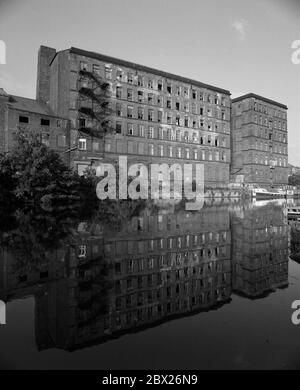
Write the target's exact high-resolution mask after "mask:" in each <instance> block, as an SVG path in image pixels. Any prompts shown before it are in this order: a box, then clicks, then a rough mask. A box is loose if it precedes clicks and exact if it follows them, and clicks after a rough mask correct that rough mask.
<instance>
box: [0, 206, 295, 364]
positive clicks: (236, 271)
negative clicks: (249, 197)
mask: <svg viewBox="0 0 300 390" xmlns="http://www.w3.org/2000/svg"><path fill="white" fill-rule="evenodd" d="M285 207H286V205H285V201H270V202H248V203H241V202H234V203H229V202H228V203H227V204H224V203H220V204H206V205H205V207H204V208H203V209H202V210H200V211H197V212H187V211H185V209H184V207H181V206H180V205H179V206H176V207H174V206H170V205H169V206H167V205H166V206H165V207H159V208H158V207H156V206H154V205H149V204H147V205H146V204H137V203H134V202H131V203H130V207H128V206H124V204H122V205H118V204H116V203H115V204H114V203H113V202H112V203H111V204H109V205H106V206H103V207H101V209H100V210H94V209H92V210H91V211H87V210H76V209H70V210H63V211H59V212H58V211H57V210H56V211H55V212H54V211H52V212H49V211H48V212H46V211H42V210H40V211H34V212H33V211H32V210H26V211H24V210H22V211H21V210H17V211H15V210H14V211H13V212H12V213H11V214H9V213H7V215H5V216H3V218H2V227H1V232H0V233H1V234H0V235H1V252H0V253H1V257H0V299H2V300H3V301H4V302H6V325H1V326H0V345H1V350H0V368H1V369H299V368H300V355H299V347H300V337H299V334H300V325H299V326H295V325H293V324H292V322H291V315H292V309H291V304H292V302H293V301H294V300H297V299H300V264H298V263H297V262H296V261H294V260H291V259H290V258H289V254H290V249H289V248H290V246H291V244H292V247H293V248H294V249H293V250H294V251H295V250H296V249H295V248H297V242H296V241H295V237H296V236H294V238H293V242H292V243H291V240H290V235H291V227H290V226H289V224H288V221H287V217H286V215H285ZM299 242H300V240H299Z"/></svg>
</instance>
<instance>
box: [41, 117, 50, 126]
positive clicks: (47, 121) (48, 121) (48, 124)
mask: <svg viewBox="0 0 300 390" xmlns="http://www.w3.org/2000/svg"><path fill="white" fill-rule="evenodd" d="M41 126H50V120H49V119H43V118H42V119H41Z"/></svg>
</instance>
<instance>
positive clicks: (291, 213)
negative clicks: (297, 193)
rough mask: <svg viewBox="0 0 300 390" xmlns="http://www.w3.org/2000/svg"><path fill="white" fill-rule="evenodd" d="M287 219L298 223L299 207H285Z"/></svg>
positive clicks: (299, 219)
mask: <svg viewBox="0 0 300 390" xmlns="http://www.w3.org/2000/svg"><path fill="white" fill-rule="evenodd" d="M287 215H288V219H294V220H297V221H300V206H292V207H287Z"/></svg>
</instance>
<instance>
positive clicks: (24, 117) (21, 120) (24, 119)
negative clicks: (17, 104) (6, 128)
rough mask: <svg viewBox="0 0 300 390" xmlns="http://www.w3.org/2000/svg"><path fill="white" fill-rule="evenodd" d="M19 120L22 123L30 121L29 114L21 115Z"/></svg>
mask: <svg viewBox="0 0 300 390" xmlns="http://www.w3.org/2000/svg"><path fill="white" fill-rule="evenodd" d="M19 122H20V123H29V118H28V116H22V115H19Z"/></svg>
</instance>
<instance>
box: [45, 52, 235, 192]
mask: <svg viewBox="0 0 300 390" xmlns="http://www.w3.org/2000/svg"><path fill="white" fill-rule="evenodd" d="M51 67H52V69H51V75H52V77H53V83H54V86H53V88H52V90H51V107H52V109H54V110H55V112H57V113H59V114H60V115H66V114H67V113H66V111H65V109H66V108H67V109H68V117H69V118H70V120H71V144H74V145H77V143H78V131H77V130H78V108H79V99H78V97H79V96H78V89H79V88H80V86H81V84H80V82H79V70H80V69H81V68H82V67H84V68H85V69H87V70H88V71H91V72H94V73H95V74H98V75H99V77H101V78H102V79H103V80H106V81H107V82H108V83H109V84H110V92H111V99H110V101H111V108H112V110H113V112H114V115H112V117H111V118H110V119H111V125H112V127H113V128H116V127H117V122H118V125H120V126H121V130H120V131H119V132H118V133H116V134H114V135H110V136H107V137H106V140H105V147H104V143H101V141H100V142H99V140H97V139H93V140H92V139H88V138H87V137H84V136H80V138H87V139H86V150H80V151H78V152H76V153H74V154H73V157H72V159H73V161H74V165H75V167H76V165H77V164H79V165H82V164H83V165H84V164H86V165H89V164H90V163H91V160H94V161H97V160H99V159H100V160H101V159H102V158H103V157H105V158H106V159H108V160H113V161H115V160H116V159H117V157H118V156H119V155H120V154H122V155H128V156H129V159H130V160H132V161H134V162H148V163H149V162H152V161H153V162H156V163H163V162H166V163H169V164H170V163H174V162H179V163H187V162H191V161H194V162H196V161H197V162H203V163H204V165H205V180H206V182H207V184H210V185H221V184H226V183H228V181H229V162H230V98H229V93H226V91H225V92H223V91H224V90H221V89H218V88H216V89H210V88H208V87H199V86H197V85H193V84H192V83H189V82H183V81H182V80H176V79H174V78H173V79H172V78H171V77H167V76H161V75H160V74H154V73H149V72H146V71H144V70H142V69H141V70H140V69H139V66H138V65H136V67H135V68H133V67H129V66H123V65H120V64H118V63H117V62H114V63H111V62H106V61H101V60H98V59H96V58H90V57H88V56H85V55H79V54H77V53H73V52H69V53H68V52H67V51H63V52H60V53H58V54H57V55H56V57H55V59H54V61H53V63H52V65H51ZM68 68H69V69H68ZM60 75H62V77H61V78H60ZM120 75H122V77H120ZM141 78H142V79H143V85H139V84H140V81H139V80H140V79H141ZM148 81H149V82H150V83H149V84H148ZM159 83H161V85H162V87H161V90H160V89H159V88H158V84H159ZM169 84H170V85H171V88H172V93H168V90H167V87H168V85H169ZM56 88H58V89H56ZM117 88H118V90H119V91H121V92H120V93H121V95H120V97H117ZM178 88H179V90H180V94H179V95H178V94H177V91H178ZM212 88H213V87H212ZM193 90H195V92H196V96H195V99H194V98H193ZM138 91H140V92H142V93H143V101H141V102H139V101H138V100H139V96H138ZM220 91H221V92H220ZM131 93H132V96H131ZM66 94H68V97H67V96H66ZM209 97H210V100H211V103H210V102H208V99H209ZM202 98H203V100H201V99H202ZM215 98H216V99H217V104H215ZM149 99H150V100H151V99H152V102H149ZM168 101H170V103H167V102H168ZM176 103H179V110H177V107H176ZM167 104H170V107H171V108H167ZM128 107H132V118H131V117H128V112H129V111H130V110H131V108H128ZM200 107H201V108H202V110H203V112H202V111H201V113H202V115H200ZM119 109H120V114H119V115H117V111H119ZM149 110H153V118H152V120H149V119H150V118H149V117H148V115H149ZM139 111H140V114H141V112H142V111H143V119H141V117H139ZM150 113H151V111H150ZM178 114H179V115H180V120H179V122H178V125H177V124H176V115H178ZM129 115H130V116H131V114H130V112H129ZM151 115H152V114H151ZM159 115H160V116H159ZM185 120H188V121H189V125H188V126H187V123H186V122H185ZM151 128H153V134H152V129H151ZM131 129H132V130H131ZM171 148H172V151H171ZM103 149H105V151H103Z"/></svg>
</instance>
